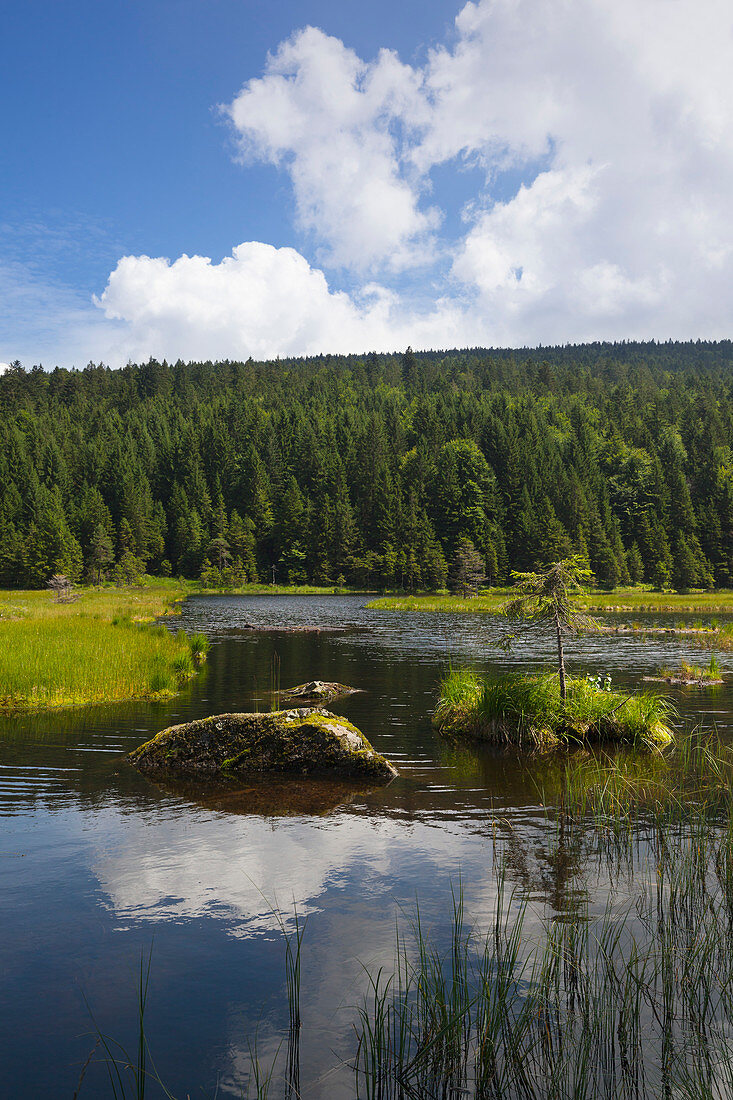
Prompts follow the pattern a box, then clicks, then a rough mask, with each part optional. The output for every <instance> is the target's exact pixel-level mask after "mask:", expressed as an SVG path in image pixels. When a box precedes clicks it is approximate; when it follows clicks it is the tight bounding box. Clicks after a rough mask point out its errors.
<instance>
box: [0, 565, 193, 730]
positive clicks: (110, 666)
mask: <svg viewBox="0 0 733 1100" xmlns="http://www.w3.org/2000/svg"><path fill="white" fill-rule="evenodd" d="M181 595H182V590H181V589H180V588H179V587H178V586H177V585H175V583H168V584H162V585H151V586H149V587H146V588H135V589H126V590H119V589H107V588H101V589H100V588H94V589H83V590H82V591H81V593H80V594H79V598H78V599H77V600H75V601H74V602H73V603H69V604H63V603H55V602H52V601H51V599H50V598H49V596H48V593H45V592H3V593H0V710H2V711H6V712H7V711H16V710H28V709H36V708H43V707H70V706H80V705H83V704H88V703H102V702H116V701H120V700H124V699H135V698H155V697H162V696H165V695H171V694H174V693H175V692H176V691H178V690H179V688H180V686H181V685H182V684H183V683H184V682H185V681H186V680H187V679H189V678H190V677H191V676H193V675H194V672H195V668H196V665H197V664H198V663H200V662H201V661H202V660H203V659H204V658H205V654H206V649H207V648H208V643H207V642H206V640H205V639H204V640H202V639H201V637H200V636H199V637H198V638H197V639H193V640H192V639H189V638H188V637H187V635H186V634H185V632H183V631H179V632H178V633H177V634H173V633H172V632H171V631H169V630H168V629H166V627H165V626H162V625H155V624H153V623H152V621H151V620H153V619H154V618H155V617H157V616H160V615H165V614H171V613H174V612H175V607H176V602H177V601H178V599H179V598H180V597H181Z"/></svg>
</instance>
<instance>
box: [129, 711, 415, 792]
mask: <svg viewBox="0 0 733 1100" xmlns="http://www.w3.org/2000/svg"><path fill="white" fill-rule="evenodd" d="M129 759H130V762H131V763H132V764H134V766H135V767H136V768H139V769H140V771H143V772H147V773H150V774H151V775H156V774H157V775H190V776H195V775H200V776H212V775H225V776H232V777H234V776H247V775H255V774H260V775H261V774H262V773H263V772H272V773H276V774H280V775H283V774H285V775H312V776H329V775H338V776H344V777H349V778H353V779H372V780H374V779H376V780H382V781H385V782H387V781H389V780H390V779H392V778H393V777H394V776H395V775H397V769H396V768H395V767H394V766H393V765H392V764H390V762H389V760H386V759H385V758H384V757H383V756H381V755H380V754H379V753H378V752H375V750H374V749H373V748H372V746H371V745H370V744H369V742H368V741H367V739H366V737H364V735H363V733H361V732H360V731H359V730H358V729H357V728H356V726H352V724H351V722H349V720H348V719H347V718H339V717H337V715H335V714H331V713H330V712H329V711H327V710H322V709H319V708H306V707H303V708H299V709H296V710H277V711H273V712H272V713H270V714H218V715H216V716H215V717H213V718H201V719H199V720H198V721H196V722H185V723H184V724H183V725H180V726H171V727H170V728H169V729H166V730H163V731H162V733H159V734H158V735H157V737H154V738H153V739H152V741H148V742H146V744H144V745H141V746H140V748H138V749H135V750H134V751H133V752H131V753H130V757H129Z"/></svg>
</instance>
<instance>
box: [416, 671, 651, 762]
mask: <svg viewBox="0 0 733 1100" xmlns="http://www.w3.org/2000/svg"><path fill="white" fill-rule="evenodd" d="M672 714H673V708H672V706H671V704H670V703H669V702H668V701H667V700H665V699H664V698H663V697H662V696H660V695H658V694H655V693H652V692H642V693H640V694H638V695H622V694H620V693H619V692H613V691H604V690H603V689H601V688H598V687H597V686H596V685H595V684H593V683H591V682H590V681H589V680H587V679H578V680H568V692H567V699H566V701H565V702H563V700H562V698H561V696H560V685H559V681H558V678H557V676H556V675H554V674H551V673H547V674H542V675H536V676H528V675H524V674H519V675H510V676H501V677H484V676H480V675H479V674H478V673H475V672H471V671H470V670H467V669H454V670H451V671H450V672H449V673H448V675H447V676H446V677H445V679H444V680H443V682H442V684H441V686H440V698H439V701H438V705H437V707H436V710H435V722H436V725H437V726H438V727H439V728H440V729H441V731H443V732H445V733H449V734H453V735H458V736H468V737H471V738H474V739H476V740H481V741H487V742H492V743H495V744H516V745H522V746H531V747H540V746H552V745H560V744H568V743H572V742H579V741H621V742H627V743H630V744H646V745H655V746H660V745H665V744H667V743H668V742H669V741H670V740H671V738H672V734H671V730H670V728H669V720H670V718H671V716H672Z"/></svg>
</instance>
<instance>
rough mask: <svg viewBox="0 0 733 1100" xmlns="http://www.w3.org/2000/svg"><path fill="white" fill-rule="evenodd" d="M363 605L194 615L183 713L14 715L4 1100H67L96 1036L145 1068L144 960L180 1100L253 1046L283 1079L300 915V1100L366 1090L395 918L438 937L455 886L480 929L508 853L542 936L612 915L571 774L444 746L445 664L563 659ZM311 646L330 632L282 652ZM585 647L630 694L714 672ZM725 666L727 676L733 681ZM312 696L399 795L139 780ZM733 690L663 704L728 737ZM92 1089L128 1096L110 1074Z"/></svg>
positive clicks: (641, 648)
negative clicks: (435, 717)
mask: <svg viewBox="0 0 733 1100" xmlns="http://www.w3.org/2000/svg"><path fill="white" fill-rule="evenodd" d="M365 603H366V600H365V599H364V598H362V597H353V596H349V597H340V596H339V597H313V596H308V597H277V596H271V597H268V596H263V597H232V596H221V597H194V598H191V599H189V600H187V602H186V603H185V605H184V607H183V614H182V616H181V618H180V619H176V620H175V623H174V624H173V625H174V626H175V627H176V628H177V627H179V626H182V627H184V628H185V629H186V630H201V631H204V632H205V633H206V634H207V635H208V636H209V638H210V639H211V642H212V645H211V650H210V653H209V660H208V664H207V666H206V668H205V670H204V672H203V673H202V674H201V675H199V676H198V677H197V678H196V679H195V680H194V681H192V682H191V684H190V685H189V686H188V687H187V688H186V690H185V691H184V692H183V693H182V694H180V695H179V696H177V697H176V698H175V699H173V700H170V701H168V702H166V703H128V704H122V705H119V704H118V705H115V706H106V707H94V708H91V707H90V708H85V709H78V710H74V711H64V712H46V713H42V714H36V715H26V716H23V717H18V718H12V719H11V718H5V719H0V817H1V819H2V825H1V830H2V831H1V834H0V883H1V889H0V929H1V930H2V935H1V936H0V965H1V973H2V984H1V991H0V1033H1V1034H2V1036H3V1042H2V1051H1V1053H0V1065H1V1067H2V1074H1V1076H0V1080H2V1083H3V1091H4V1092H5V1094H6V1095H8V1096H14V1097H22V1096H28V1097H31V1096H38V1097H41V1096H43V1097H44V1098H46V1100H49V1098H55V1097H69V1098H70V1097H72V1096H73V1095H74V1090H75V1088H76V1086H77V1082H78V1080H79V1076H80V1073H81V1070H82V1066H83V1064H84V1062H85V1060H86V1058H87V1055H88V1054H89V1053H90V1051H91V1050H92V1048H93V1046H94V1044H95V1040H96V1028H99V1030H101V1031H102V1032H104V1033H106V1034H108V1035H110V1036H112V1037H113V1038H114V1039H117V1040H119V1041H120V1042H121V1043H123V1044H124V1045H125V1046H127V1047H128V1049H130V1050H133V1049H134V1046H135V1042H136V1034H135V1027H136V997H137V982H138V974H139V967H140V959H141V955H143V954H144V955H145V956H146V957H147V954H148V952H150V951H151V950H152V964H151V982H150V991H149V998H148V1004H147V1011H146V1030H147V1035H148V1040H149V1043H150V1047H151V1050H152V1053H153V1056H154V1058H155V1064H156V1068H157V1070H158V1071H159V1073H160V1075H161V1077H162V1079H163V1080H164V1081H165V1083H166V1085H167V1087H168V1088H169V1089H170V1091H171V1092H172V1093H173V1094H174V1095H175V1096H179V1097H181V1096H186V1095H188V1094H190V1095H191V1096H192V1097H195V1096H213V1095H214V1093H215V1091H216V1090H217V1088H218V1091H219V1095H223V1096H227V1095H237V1096H238V1095H240V1093H241V1089H242V1087H243V1086H244V1083H245V1082H246V1078H247V1073H248V1068H249V1060H250V1050H251V1044H253V1043H255V1042H256V1047H257V1052H258V1055H259V1056H260V1057H261V1058H262V1060H263V1062H267V1061H268V1060H271V1059H272V1058H273V1057H274V1056H275V1054H276V1052H277V1050H278V1048H279V1046H280V1044H281V1043H282V1040H283V1035H284V1033H285V1029H286V1027H287V1003H286V998H285V972H284V948H283V937H282V926H283V925H284V926H285V927H286V928H292V927H293V913H294V911H295V910H297V913H298V914H299V916H300V917H302V918H307V924H306V929H305V936H304V941H303V964H302V965H303V977H302V993H301V1013H302V1017H303V1021H304V1023H303V1029H302V1036H301V1054H302V1070H301V1086H302V1091H303V1096H304V1097H311V1098H315V1100H318V1098H321V1097H329V1098H330V1097H333V1098H336V1100H338V1098H339V1097H344V1098H346V1097H350V1096H352V1094H353V1088H352V1076H351V1073H350V1071H349V1069H348V1067H347V1066H345V1065H344V1062H345V1061H346V1060H348V1059H349V1057H351V1056H352V1055H353V1031H352V1023H353V1020H354V1007H355V1006H356V1005H358V1004H359V1002H360V1000H361V998H362V997H363V995H364V992H365V990H366V989H367V985H368V979H367V975H366V971H365V967H366V968H368V969H369V970H371V971H374V970H375V969H377V968H378V967H380V966H385V967H387V968H391V965H392V961H393V958H394V941H395V924H396V921H398V920H399V921H401V922H402V923H403V924H404V925H406V924H407V923H408V922H409V919H410V918H411V917H412V916H413V915H414V913H415V905H416V900H417V899H419V905H420V914H421V920H422V921H423V923H424V925H425V926H426V927H427V928H429V929H430V930H431V932H432V933H433V934H434V936H435V937H436V938H437V939H438V940H440V937H441V935H444V934H445V933H446V929H447V927H448V924H449V920H450V913H451V892H452V891H453V890H456V889H457V888H459V885H460V888H462V890H463V895H464V899H465V907H466V912H467V915H468V916H469V917H470V918H471V919H472V920H475V921H476V922H477V923H478V924H479V925H480V924H481V921H482V920H487V919H488V917H489V914H490V913H491V911H492V908H493V905H494V901H495V896H496V874H495V850H496V839H497V835H501V836H502V837H503V838H504V840H505V849H506V848H508V850H509V859H508V867H509V874H510V876H511V879H512V885H513V886H516V887H517V888H518V889H519V890H520V891H521V892H522V894H523V895H524V896H525V897H527V898H528V899H529V900H530V919H535V918H536V919H537V920H540V919H541V918H543V917H546V916H548V915H553V914H557V915H558V916H562V913H563V911H564V910H565V909H566V908H567V907H568V906H572V905H573V904H575V903H576V902H577V898H578V896H579V895H583V896H586V897H587V899H588V900H589V902H590V905H591V908H592V909H594V910H597V911H599V912H600V911H602V908H603V905H604V901H605V898H604V893H603V887H602V886H599V885H598V884H597V883H596V884H595V885H594V884H593V883H592V882H589V881H587V876H585V875H584V873H583V867H582V866H563V867H559V866H558V864H557V861H556V860H553V859H552V858H551V857H550V853H549V850H548V833H547V828H546V812H545V809H544V806H543V802H544V801H545V799H544V798H543V790H544V791H551V790H552V789H553V778H554V779H556V778H557V775H558V773H559V769H561V767H562V761H561V759H559V758H558V756H557V754H556V755H555V756H550V757H547V756H544V757H531V756H524V757H522V756H519V755H516V754H507V753H502V752H498V751H492V750H488V749H487V750H484V751H480V752H479V751H474V750H471V749H468V748H465V749H456V748H453V747H451V746H450V745H448V744H446V743H445V742H444V741H442V740H441V738H440V737H439V736H438V735H437V734H436V733H435V731H434V730H433V728H432V726H431V720H430V713H431V710H432V708H433V706H434V705H435V701H436V697H437V688H438V682H439V680H440V677H441V675H442V673H443V672H444V671H445V669H446V668H447V667H448V665H449V664H451V663H453V664H454V665H456V664H463V663H472V664H474V665H475V666H477V667H478V668H489V667H493V668H497V669H507V668H528V669H529V668H537V667H540V666H551V664H552V660H553V656H554V650H553V646H552V644H551V640H549V639H548V641H547V643H546V644H545V643H544V642H541V643H540V642H532V643H523V644H518V645H517V646H516V647H515V649H514V651H513V652H512V653H511V654H509V655H507V654H504V653H503V652H501V651H500V650H498V649H497V648H496V646H495V642H496V639H497V637H498V631H499V626H498V624H497V622H496V621H495V620H494V619H492V618H490V617H482V616H475V617H469V616H466V617H458V616H454V615H450V614H403V613H400V614H395V613H392V612H386V611H370V610H368V609H367V608H366V607H365ZM633 617H634V619H636V620H641V619H646V620H647V621H649V622H655V623H665V624H667V623H669V622H671V619H672V617H669V616H667V617H665V616H657V617H651V616H641V615H634V616H633ZM674 618H675V619H679V618H681V616H679V615H676V616H674ZM719 618H721V616H719ZM303 626H311V627H313V626H317V627H319V628H321V632H320V633H315V632H304V633H297V632H287V631H289V630H292V628H295V627H303ZM251 627H255V629H254V630H253V629H250V628H251ZM285 628H287V629H285ZM568 650H569V652H568V665H569V669H570V671H571V672H573V671H581V670H582V671H584V672H589V673H593V674H596V673H601V674H604V675H605V674H606V673H610V674H611V676H612V679H613V686H614V688H637V687H639V686H640V680H641V677H642V676H644V675H646V674H649V673H651V672H652V671H653V670H654V669H655V668H656V667H658V666H659V665H660V664H661V663H664V664H675V663H679V661H680V660H681V659H686V660H690V661H692V662H694V663H701V664H705V663H707V661H708V660H709V652H707V651H704V650H696V649H695V648H694V647H693V646H690V645H688V644H681V643H680V642H679V641H677V640H675V639H674V638H673V637H663V638H653V639H650V640H646V641H645V640H644V639H643V638H641V637H639V636H637V635H618V636H593V635H587V636H584V637H583V638H580V639H578V640H577V641H571V642H570V644H569V646H568ZM732 656H733V655H728V654H722V655H721V656H720V661H721V665H722V668H723V672H724V674H725V673H726V672H729V671H730V669H731V666H732V665H733V659H732ZM312 679H323V680H335V681H339V682H341V683H345V684H349V685H351V686H354V687H358V688H361V689H363V694H360V695H355V696H353V697H350V698H347V699H345V700H344V701H338V700H337V701H336V702H335V703H333V704H332V709H333V710H334V711H335V712H336V713H343V714H345V715H346V716H347V717H348V718H350V719H351V720H352V721H353V722H354V723H355V724H356V725H357V726H358V727H359V728H360V729H362V730H363V732H364V733H365V734H366V736H367V737H368V738H369V739H370V740H371V741H372V742H373V744H374V746H375V747H376V748H377V749H378V750H379V751H381V752H383V753H384V754H385V755H386V756H387V757H388V758H389V759H391V760H392V761H393V762H394V763H395V764H396V765H397V767H398V768H399V769H400V775H399V777H398V778H397V779H396V780H395V781H394V782H393V783H392V784H390V785H389V786H388V787H385V788H381V789H376V790H371V791H369V790H356V791H355V790H348V789H345V788H344V787H343V785H341V786H339V785H333V784H331V785H328V784H325V785H324V784H320V785H316V786H313V785H307V784H287V785H285V787H283V788H282V789H279V790H277V791H276V792H275V794H274V795H272V793H271V792H268V791H267V790H266V789H263V787H262V785H258V784H255V785H249V786H248V787H245V789H243V790H241V791H229V790H223V791H222V790H220V789H211V788H191V787H190V786H189V787H186V788H180V787H179V788H177V789H165V790H164V789H161V788H160V787H159V786H157V785H156V784H154V783H152V782H150V781H149V780H147V779H145V778H143V777H142V776H141V775H139V774H138V773H137V772H135V771H134V770H133V769H132V768H131V767H130V766H129V765H128V764H127V762H126V753H127V752H129V751H130V750H131V749H132V748H133V747H135V746H136V745H138V744H140V743H141V742H143V741H145V740H148V739H149V738H150V737H151V736H153V735H154V734H155V733H157V732H158V731H159V730H161V729H163V728H164V727H166V726H168V725H171V724H174V723H176V722H182V721H187V720H190V719H193V718H198V717H202V716H204V715H209V714H217V713H222V712H225V711H245V710H255V709H260V710H266V709H270V701H271V694H270V693H271V691H272V689H273V688H274V687H277V686H278V684H279V685H280V686H281V687H283V688H285V687H291V686H294V685H296V684H299V683H302V682H304V681H307V680H312ZM732 690H733V689H732V688H731V687H730V686H729V683H728V682H726V684H725V685H724V686H723V687H722V688H717V689H699V688H677V689H669V693H670V695H671V696H672V698H673V699H674V701H675V703H676V705H677V706H678V708H679V710H680V713H681V715H682V716H683V718H688V719H694V720H697V719H698V718H700V717H702V718H704V719H705V720H706V721H707V722H715V723H716V724H717V726H718V728H719V730H720V731H721V733H722V734H723V735H724V736H728V735H729V733H730V730H731V725H732V723H733V695H732ZM506 838H509V840H507V839H506ZM92 1015H93V1020H92ZM151 1094H152V1095H155V1094H156V1093H155V1092H154V1091H153V1092H152V1093H151ZM80 1095H81V1097H84V1096H90V1097H95V1096H106V1095H111V1092H110V1091H109V1087H108V1085H107V1084H106V1077H105V1075H104V1071H103V1068H102V1066H101V1065H97V1064H96V1062H95V1063H93V1064H92V1065H91V1066H90V1067H89V1069H88V1070H87V1073H86V1077H85V1080H84V1083H83V1087H82V1090H81V1093H80ZM275 1095H277V1090H275Z"/></svg>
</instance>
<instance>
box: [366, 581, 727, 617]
mask: <svg viewBox="0 0 733 1100" xmlns="http://www.w3.org/2000/svg"><path fill="white" fill-rule="evenodd" d="M509 591H510V590H509V589H507V588H491V589H487V590H486V591H483V592H480V593H479V595H478V596H476V597H474V598H473V599H469V600H463V599H461V598H460V597H457V596H443V595H437V594H436V595H425V596H387V597H383V598H380V599H377V600H372V601H371V603H369V604H368V606H369V607H371V608H377V609H379V610H383V611H448V612H451V611H452V612H458V613H461V614H462V613H464V612H471V613H473V614H485V615H497V614H501V611H502V608H503V606H504V604H505V603H506V600H507V597H508V595H509ZM573 604H574V606H575V607H577V608H578V610H579V611H589V612H598V613H601V612H604V611H609V612H610V611H636V612H640V613H641V612H650V613H653V612H688V613H696V612H698V613H706V612H707V613H711V612H726V611H729V612H733V590H721V591H718V592H696V593H689V592H688V593H678V592H653V591H651V589H648V588H617V589H615V590H614V591H613V592H600V591H587V592H583V593H581V594H580V595H579V596H577V597H576V598H575V599H574V600H573Z"/></svg>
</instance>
